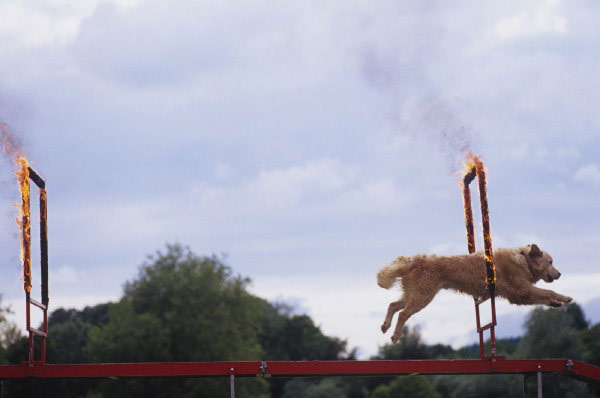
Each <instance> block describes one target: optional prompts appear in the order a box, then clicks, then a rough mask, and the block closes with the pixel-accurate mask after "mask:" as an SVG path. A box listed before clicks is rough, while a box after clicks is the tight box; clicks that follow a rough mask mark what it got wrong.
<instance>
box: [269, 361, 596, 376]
mask: <svg viewBox="0 0 600 398" xmlns="http://www.w3.org/2000/svg"><path fill="white" fill-rule="evenodd" d="M599 369H600V368H599ZM567 370H568V369H567V360H566V359H512V360H499V361H489V360H486V361H482V360H478V359H457V360H409V361H383V360H380V361H306V362H283V361H269V362H267V373H269V374H272V375H280V376H283V375H294V376H298V375H345V374H363V375H373V374H414V373H420V374H468V373H532V372H538V371H542V372H565V371H567Z"/></svg>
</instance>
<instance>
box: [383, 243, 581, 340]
mask: <svg viewBox="0 0 600 398" xmlns="http://www.w3.org/2000/svg"><path fill="white" fill-rule="evenodd" d="M494 263H495V265H496V290H495V295H496V296H497V297H503V298H505V299H507V300H508V301H509V302H510V303H512V304H519V305H535V304H544V305H548V306H551V307H560V306H562V305H565V304H567V303H570V302H571V301H572V300H573V299H572V298H571V297H568V296H563V295H561V294H558V293H555V292H553V291H552V290H547V289H540V288H538V287H535V286H533V285H534V284H535V283H536V282H537V281H539V280H543V281H545V282H548V283H550V282H552V281H554V280H555V279H558V278H560V272H558V270H557V269H556V268H554V266H553V265H552V257H551V256H550V255H549V254H548V253H546V252H542V251H541V250H540V248H539V247H538V246H537V245H536V244H531V245H528V246H525V247H519V248H513V249H498V250H496V251H495V252H494ZM485 276H486V271H485V266H484V258H483V253H482V252H476V253H473V254H465V255H457V256H437V255H433V254H429V255H428V254H419V255H416V256H414V257H398V258H397V259H395V260H394V261H392V262H391V263H390V264H388V265H386V266H384V267H383V268H382V269H381V270H380V271H379V272H378V273H377V284H378V285H379V286H381V287H382V288H384V289H389V288H391V287H392V286H393V285H394V284H396V283H398V284H399V285H400V286H401V287H402V290H403V295H402V297H401V298H400V300H398V301H394V302H392V303H390V305H389V307H388V311H387V315H386V317H385V320H384V321H383V324H382V325H381V331H382V332H383V333H385V332H386V331H387V330H388V329H389V328H390V326H391V324H392V317H393V316H394V314H395V313H396V312H398V311H400V313H399V315H398V321H397V323H396V328H395V330H394V334H393V335H392V343H397V342H398V340H399V339H400V336H401V335H402V329H403V328H404V324H405V323H406V321H407V320H408V318H410V317H411V316H412V315H414V314H415V313H417V312H419V311H421V310H422V309H423V308H425V307H426V306H427V305H428V304H429V303H430V302H431V300H433V298H434V297H435V295H436V294H437V292H439V291H440V290H441V289H450V290H454V291H457V292H460V293H465V294H468V295H470V296H473V298H474V299H475V300H484V299H486V298H489V293H488V291H487V288H486V284H485Z"/></svg>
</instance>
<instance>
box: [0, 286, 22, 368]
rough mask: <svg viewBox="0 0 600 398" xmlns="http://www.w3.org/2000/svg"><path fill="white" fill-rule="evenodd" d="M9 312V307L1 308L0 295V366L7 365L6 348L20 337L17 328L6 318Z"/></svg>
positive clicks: (0, 298) (0, 299)
mask: <svg viewBox="0 0 600 398" xmlns="http://www.w3.org/2000/svg"><path fill="white" fill-rule="evenodd" d="M11 312H12V311H11V309H10V308H9V307H4V306H2V296H1V295H0V365H2V364H7V363H8V355H9V354H8V348H9V347H10V346H11V345H13V344H14V343H15V342H16V341H17V340H19V339H20V337H21V332H20V331H19V328H18V326H17V325H15V324H14V323H13V322H10V321H9V320H8V319H7V318H6V316H7V315H8V314H10V313H11Z"/></svg>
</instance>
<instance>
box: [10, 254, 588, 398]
mask: <svg viewBox="0 0 600 398" xmlns="http://www.w3.org/2000/svg"><path fill="white" fill-rule="evenodd" d="M248 283H249V280H248V279H246V278H243V277H241V276H239V275H235V274H234V273H233V271H232V269H231V268H230V267H229V266H227V265H225V264H224V263H223V261H222V259H220V258H218V257H202V256H197V255H195V254H194V253H192V252H191V251H190V250H189V249H187V248H184V247H181V246H179V245H172V246H167V249H166V250H165V251H164V252H158V253H157V254H156V255H155V256H153V257H150V258H149V260H148V261H147V262H146V263H145V264H144V265H143V266H142V267H141V268H140V272H139V276H138V277H137V278H136V279H135V280H133V281H131V282H128V283H127V284H126V285H125V288H124V293H123V297H122V298H121V299H120V300H119V301H118V302H116V303H105V304H99V305H96V306H93V307H86V308H85V309H83V310H74V309H62V308H60V309H57V310H55V311H54V312H52V313H51V315H50V317H49V334H50V338H49V340H48V347H47V361H48V362H49V363H90V362H158V361H165V362H172V361H228V360H232V361H234V360H235V361H243V360H317V359H319V360H333V359H341V360H353V359H355V351H354V350H350V349H349V348H348V346H347V343H346V341H343V340H340V339H338V338H335V337H331V336H326V335H324V334H323V333H322V332H321V330H320V329H319V327H318V326H316V325H315V324H314V322H313V321H312V319H311V318H310V317H309V316H307V315H297V314H294V312H293V309H292V308H289V307H287V306H286V305H282V304H274V303H270V302H268V301H266V300H263V299H262V298H260V297H257V296H254V295H252V294H251V293H249V292H248V290H247V286H248ZM5 313H6V309H2V308H0V363H20V362H21V361H24V360H26V358H25V355H26V346H27V340H26V338H24V337H20V336H19V335H18V333H17V329H16V328H15V327H14V325H11V324H10V323H9V322H8V321H7V320H6V318H5ZM526 326H527V332H526V334H525V335H524V336H523V337H522V338H515V339H501V340H499V341H498V351H499V354H500V355H506V356H507V357H509V358H533V357H535V358H552V357H568V358H572V359H578V360H584V361H587V362H590V363H594V364H600V324H596V325H594V326H593V327H589V325H588V322H587V321H586V319H585V317H584V314H583V312H582V310H581V308H580V307H579V306H577V305H575V304H574V305H570V306H569V307H567V308H565V309H560V310H543V309H535V310H534V311H532V313H531V314H530V316H529V318H528V321H527V325H526ZM478 349H479V347H478V345H472V346H467V347H463V348H461V349H459V350H454V349H453V348H452V347H450V346H446V345H440V344H438V345H427V344H425V343H423V341H422V340H421V338H420V335H419V333H418V330H409V329H406V333H405V334H404V336H403V337H402V339H401V341H400V343H399V344H396V345H385V346H383V347H381V348H380V350H379V353H378V355H376V356H375V357H374V358H373V359H436V358H477V357H478ZM533 383H534V382H533V381H532V385H531V389H530V390H532V394H533V390H535V388H534V387H535V386H534V384H533ZM236 385H237V396H238V397H265V398H266V397H273V398H276V397H277V398H279V397H281V398H300V397H308V398H321V397H323V398H325V397H327V398H366V397H374V398H388V397H417V398H418V397H423V398H441V397H481V396H486V397H506V396H520V394H521V392H522V377H521V376H503V375H493V376H492V375H482V376H431V377H429V376H427V377H426V376H418V375H414V376H403V377H352V378H350V377H338V378H315V379H313V378H295V379H286V378H267V379H264V378H239V379H237V380H236ZM593 388H594V387H593V386H590V385H587V384H586V383H583V382H578V381H574V380H570V379H566V378H564V377H561V376H558V375H557V376H555V375H545V376H544V396H545V397H561V398H562V397H594V396H598V393H599V392H600V390H594V389H593ZM1 393H2V396H3V397H9V398H10V397H27V396H34V394H37V395H40V396H44V397H61V398H68V397H87V398H101V397H111V398H113V397H114V398H119V397H184V398H185V397H219V396H220V397H226V396H228V394H229V384H228V380H226V379H223V378H172V379H169V378H161V379H123V380H8V381H4V382H3V383H2V386H1ZM532 396H534V395H532Z"/></svg>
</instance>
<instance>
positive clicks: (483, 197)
mask: <svg viewBox="0 0 600 398" xmlns="http://www.w3.org/2000/svg"><path fill="white" fill-rule="evenodd" d="M475 177H477V179H478V182H479V200H480V202H481V223H482V227H483V245H484V256H483V257H484V260H485V269H486V276H485V281H484V282H485V285H486V287H487V293H488V294H489V298H490V300H491V306H492V322H490V323H489V324H487V325H485V326H483V327H481V325H480V322H479V304H481V303H482V302H483V301H485V298H482V299H480V300H476V302H475V312H476V317H477V332H478V333H479V344H480V356H481V357H482V358H483V357H484V346H483V331H484V330H486V329H489V330H490V342H491V353H492V357H496V342H495V334H494V326H496V305H495V290H496V267H495V265H494V254H493V249H492V237H491V233H490V215H489V208H488V200H487V186H486V171H485V167H484V165H483V161H482V160H481V159H480V158H479V157H478V156H475V155H473V154H470V155H468V157H467V163H466V170H465V173H464V175H463V181H462V188H463V201H464V207H465V226H466V228H467V249H468V251H469V253H471V254H472V253H475V228H474V226H473V208H472V204H471V192H470V190H469V184H470V183H471V182H472V181H473V180H474V179H475ZM484 297H485V295H484Z"/></svg>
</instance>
